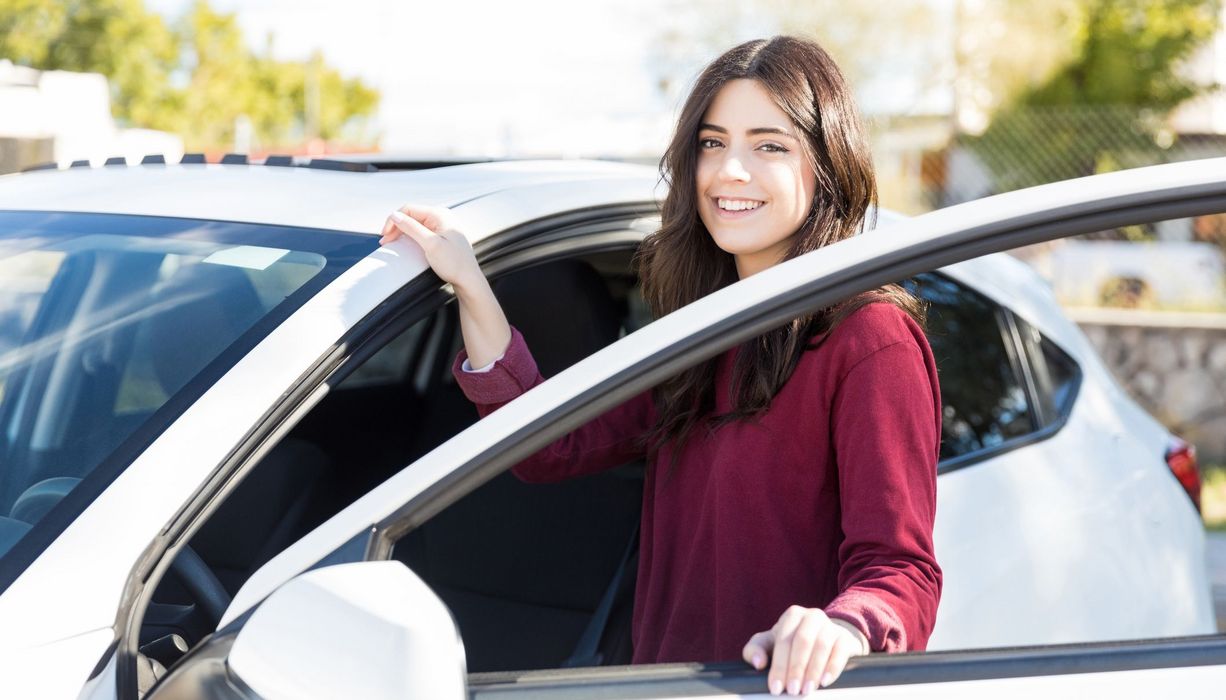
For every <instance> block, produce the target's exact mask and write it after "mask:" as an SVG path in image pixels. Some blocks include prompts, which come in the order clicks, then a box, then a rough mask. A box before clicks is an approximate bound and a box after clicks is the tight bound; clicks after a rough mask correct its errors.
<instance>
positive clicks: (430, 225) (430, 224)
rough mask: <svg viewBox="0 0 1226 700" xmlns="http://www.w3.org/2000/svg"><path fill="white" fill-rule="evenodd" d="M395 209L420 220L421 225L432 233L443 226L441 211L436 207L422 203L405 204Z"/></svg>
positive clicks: (438, 230) (437, 231)
mask: <svg viewBox="0 0 1226 700" xmlns="http://www.w3.org/2000/svg"><path fill="white" fill-rule="evenodd" d="M397 211H399V212H400V213H401V214H404V215H405V216H408V217H410V218H412V219H414V220H415V221H418V222H420V223H421V225H422V226H425V227H426V228H427V229H429V230H430V231H432V232H434V233H439V232H440V231H441V230H442V228H443V226H444V221H443V215H442V212H440V211H439V210H438V208H437V207H430V206H426V205H424V204H406V205H404V206H403V207H400V209H398V210H397Z"/></svg>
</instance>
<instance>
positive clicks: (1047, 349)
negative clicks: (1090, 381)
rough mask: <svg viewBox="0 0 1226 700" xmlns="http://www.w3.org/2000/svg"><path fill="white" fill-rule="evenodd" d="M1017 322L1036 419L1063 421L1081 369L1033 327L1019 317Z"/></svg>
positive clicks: (1054, 421) (1051, 422)
mask: <svg viewBox="0 0 1226 700" xmlns="http://www.w3.org/2000/svg"><path fill="white" fill-rule="evenodd" d="M1017 325H1018V332H1019V335H1020V336H1021V340H1022V345H1023V346H1024V347H1025V349H1026V361H1027V365H1028V367H1029V370H1030V375H1031V378H1032V379H1033V381H1034V391H1035V398H1036V401H1037V402H1038V409H1039V410H1038V413H1039V418H1040V422H1041V423H1042V425H1043V426H1044V427H1046V426H1048V425H1051V424H1053V423H1057V422H1059V421H1061V420H1063V418H1064V417H1065V416H1067V415H1068V413H1069V411H1070V410H1072V407H1073V398H1074V397H1075V396H1076V394H1077V387H1078V386H1079V385H1080V383H1081V368H1080V367H1078V366H1077V363H1076V361H1074V360H1073V358H1071V357H1069V355H1068V353H1066V352H1064V351H1063V350H1061V349H1060V348H1059V347H1058V346H1057V345H1056V344H1055V343H1053V342H1052V341H1050V340H1048V339H1047V338H1045V337H1043V334H1042V333H1039V331H1038V329H1037V328H1034V327H1033V326H1031V325H1029V324H1027V323H1026V322H1025V321H1022V320H1020V319H1019V320H1017Z"/></svg>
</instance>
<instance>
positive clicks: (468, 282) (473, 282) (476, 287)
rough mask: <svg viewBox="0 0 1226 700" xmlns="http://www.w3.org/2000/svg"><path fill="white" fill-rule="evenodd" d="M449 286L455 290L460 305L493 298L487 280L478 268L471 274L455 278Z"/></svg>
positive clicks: (492, 291)
mask: <svg viewBox="0 0 1226 700" xmlns="http://www.w3.org/2000/svg"><path fill="white" fill-rule="evenodd" d="M451 286H452V288H453V289H455V295H456V297H457V298H458V299H459V300H460V303H461V304H468V303H472V302H474V301H479V300H483V299H484V298H486V297H489V296H493V293H494V290H493V289H491V288H490V282H489V280H487V279H486V278H485V275H484V274H482V273H481V268H479V267H478V268H476V270H475V271H474V272H473V273H471V274H468V275H464V276H463V277H459V278H457V279H456V280H455V281H453V282H452V283H451Z"/></svg>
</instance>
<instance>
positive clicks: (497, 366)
mask: <svg viewBox="0 0 1226 700" xmlns="http://www.w3.org/2000/svg"><path fill="white" fill-rule="evenodd" d="M467 360H468V352H467V351H466V350H464V349H461V350H460V352H459V354H458V355H456V358H455V361H454V362H453V363H452V365H451V374H452V376H454V377H455V378H456V383H458V384H459V386H460V389H461V390H462V391H463V392H464V395H465V396H467V397H468V400H469V401H472V402H473V403H476V404H502V403H506V402H508V401H510V400H511V399H514V398H516V397H518V396H519V395H520V394H522V393H524V392H525V391H527V390H528V389H530V388H532V386H533V385H535V383H536V378H537V377H538V376H539V374H540V373H539V371H538V370H537V367H536V360H534V359H533V358H532V353H530V352H529V351H528V345H527V343H525V342H524V337H523V335H521V334H520V332H519V329H517V328H515V327H514V326H511V342H510V344H509V345H507V349H506V350H505V351H504V352H503V354H502V357H501V358H499V359H498V360H496V361H495V362H494V366H493V367H491V368H490V370H489V371H488V372H465V371H464V370H463V369H462V367H463V364H464V362H465V361H467Z"/></svg>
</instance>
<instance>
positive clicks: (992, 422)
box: [906, 273, 1035, 460]
mask: <svg viewBox="0 0 1226 700" xmlns="http://www.w3.org/2000/svg"><path fill="white" fill-rule="evenodd" d="M906 286H907V287H908V288H909V289H910V290H911V291H912V292H913V293H916V294H918V295H919V296H920V297H922V298H923V299H924V300H925V301H926V302H927V303H928V342H929V343H930V344H931V345H932V352H933V355H934V357H935V358H936V362H937V369H938V372H939V373H940V379H941V401H942V404H943V409H942V411H943V415H942V428H941V432H942V435H941V459H943V460H944V459H949V458H952V457H959V456H961V455H965V454H968V453H971V452H975V451H978V450H982V449H986V448H991V447H994V446H996V445H999V444H1001V443H1002V442H1004V441H1005V440H1008V439H1010V438H1013V437H1017V436H1019V435H1025V434H1026V433H1029V432H1032V431H1033V430H1034V429H1035V426H1034V422H1033V420H1032V419H1031V413H1030V406H1029V404H1028V401H1027V397H1026V391H1025V389H1024V385H1023V382H1022V379H1021V377H1020V376H1019V374H1018V371H1017V365H1016V363H1015V361H1014V356H1013V345H1012V343H1010V342H1007V341H1006V338H1007V337H1008V336H1007V335H1006V333H1005V327H1004V324H1003V317H1002V313H1003V312H1002V310H1001V309H1000V307H998V306H997V305H996V304H994V303H992V302H991V301H990V300H989V299H987V298H986V297H984V296H983V295H981V294H979V293H977V292H974V291H972V290H970V289H969V288H967V287H965V286H963V285H960V284H958V283H957V282H954V281H953V280H950V279H949V278H947V277H944V276H941V275H937V274H932V273H929V274H924V275H919V276H918V277H916V278H915V279H913V280H909V281H908V282H907V283H906Z"/></svg>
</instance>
